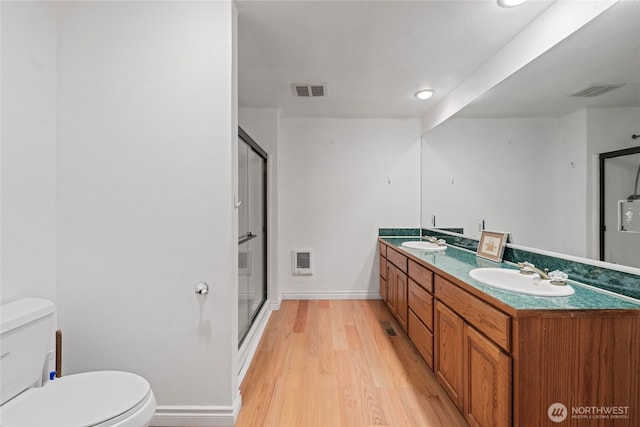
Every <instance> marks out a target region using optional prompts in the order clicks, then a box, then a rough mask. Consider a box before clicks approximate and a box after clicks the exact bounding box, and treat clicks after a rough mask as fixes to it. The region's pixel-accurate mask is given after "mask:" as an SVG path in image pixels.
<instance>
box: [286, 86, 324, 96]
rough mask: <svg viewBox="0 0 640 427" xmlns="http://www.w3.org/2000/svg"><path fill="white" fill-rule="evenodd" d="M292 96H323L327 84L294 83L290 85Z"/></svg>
mask: <svg viewBox="0 0 640 427" xmlns="http://www.w3.org/2000/svg"><path fill="white" fill-rule="evenodd" d="M291 89H292V90H293V95H294V96H301V97H307V98H315V97H317V96H325V95H326V93H327V85H323V84H300V83H294V84H292V85H291Z"/></svg>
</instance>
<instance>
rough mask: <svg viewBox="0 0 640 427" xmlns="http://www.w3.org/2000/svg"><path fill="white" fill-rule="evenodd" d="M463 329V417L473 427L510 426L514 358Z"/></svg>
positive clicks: (484, 339) (468, 329) (474, 332)
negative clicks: (512, 361)
mask: <svg viewBox="0 0 640 427" xmlns="http://www.w3.org/2000/svg"><path fill="white" fill-rule="evenodd" d="M464 329H465V343H464V379H465V384H464V395H465V396H464V416H465V418H466V419H467V421H468V422H469V425H470V426H472V427H507V426H511V357H510V356H508V355H507V354H505V353H503V352H502V351H501V350H500V348H499V347H498V346H497V345H495V344H494V343H492V342H491V341H489V340H488V339H487V338H485V337H484V336H483V335H481V334H480V333H479V332H477V331H476V330H475V329H473V328H472V327H471V326H469V325H465V326H464Z"/></svg>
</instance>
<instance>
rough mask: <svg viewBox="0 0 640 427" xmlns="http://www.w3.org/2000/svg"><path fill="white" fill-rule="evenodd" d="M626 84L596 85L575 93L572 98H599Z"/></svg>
mask: <svg viewBox="0 0 640 427" xmlns="http://www.w3.org/2000/svg"><path fill="white" fill-rule="evenodd" d="M624 85H625V83H617V84H595V85H591V86H589V87H587V88H584V89H581V90H579V91H577V92H575V93H572V94H571V96H577V97H581V98H584V97H593V96H599V95H602V94H604V93H607V92H611V91H612V90H614V89H618V88H621V87H622V86H624Z"/></svg>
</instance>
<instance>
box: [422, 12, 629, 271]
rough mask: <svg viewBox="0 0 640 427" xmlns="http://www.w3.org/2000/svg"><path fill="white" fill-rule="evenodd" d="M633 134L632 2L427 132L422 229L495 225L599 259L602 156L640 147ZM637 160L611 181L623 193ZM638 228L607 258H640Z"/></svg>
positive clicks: (471, 229) (521, 238) (473, 232)
mask: <svg viewBox="0 0 640 427" xmlns="http://www.w3.org/2000/svg"><path fill="white" fill-rule="evenodd" d="M634 134H640V2H637V1H621V2H619V3H617V4H615V5H613V6H612V7H610V8H609V9H608V10H606V11H605V12H603V13H602V14H601V15H600V16H598V17H597V18H595V19H594V20H593V21H591V22H590V23H588V24H587V25H585V26H584V27H582V28H581V29H580V30H578V31H577V32H575V33H574V34H572V35H571V36H569V37H568V38H567V39H565V40H564V41H562V42H561V43H559V44H558V45H556V46H555V47H553V48H552V49H550V50H549V51H547V52H546V53H544V54H543V55H541V56H540V57H538V58H537V59H535V60H534V61H533V62H531V63H530V64H528V65H527V66H525V67H524V68H522V69H521V70H519V71H518V72H516V73H515V74H513V75H512V76H511V77H509V78H508V79H506V80H504V81H503V82H502V83H500V84H499V85H497V86H496V87H494V88H493V89H491V90H490V91H488V92H486V93H485V94H484V95H483V96H481V97H480V98H479V99H477V100H476V101H474V102H473V103H471V104H469V105H468V106H466V107H465V108H464V109H462V110H461V111H459V112H458V113H457V114H456V115H455V116H453V117H452V118H450V119H448V120H446V121H445V122H444V123H442V124H440V125H439V126H437V127H435V128H434V129H432V130H430V131H429V132H427V133H426V134H425V135H423V138H422V220H421V221H422V226H423V228H430V227H436V228H461V229H463V234H464V235H466V236H469V237H474V238H478V237H479V234H480V230H481V229H482V227H483V225H484V227H485V228H486V229H490V230H494V231H507V232H510V233H511V237H510V238H511V242H512V243H514V244H517V245H521V246H526V247H531V248H537V249H543V250H547V251H552V252H557V253H562V254H568V255H573V256H578V257H584V258H592V259H600V256H601V254H600V252H601V251H600V241H599V240H600V239H599V231H600V227H599V220H600V218H599V216H600V215H599V203H600V198H599V189H598V185H599V171H598V164H599V161H598V155H599V154H601V153H607V152H613V151H616V150H623V149H628V148H633V147H636V146H638V145H640V139H633V138H632V135H634ZM628 160H629V161H621V162H618V163H619V164H620V168H621V169H620V170H619V171H618V172H617V173H615V174H613V176H615V177H617V178H616V179H615V180H614V179H612V180H611V181H612V182H610V187H611V189H610V190H607V191H609V192H610V194H609V196H613V194H614V192H617V193H616V195H615V196H613V199H614V200H615V199H620V198H626V197H628V196H629V194H634V189H633V188H631V187H632V186H633V178H635V176H636V171H637V170H638V167H640V165H638V164H637V163H638V157H637V156H636V157H630V158H629V159H628ZM608 185H609V184H608ZM608 188H609V187H608ZM616 228H617V227H613V229H616ZM610 231H611V232H613V230H609V228H608V229H607V232H610ZM631 237H632V238H631V240H630V241H631V243H630V244H629V243H628V241H629V239H627V243H625V246H624V247H622V248H615V247H613V246H612V247H610V248H607V249H605V252H607V251H608V253H607V256H606V257H605V258H604V260H605V261H609V262H613V263H617V264H621V265H627V266H632V267H640V234H636V235H635V236H631Z"/></svg>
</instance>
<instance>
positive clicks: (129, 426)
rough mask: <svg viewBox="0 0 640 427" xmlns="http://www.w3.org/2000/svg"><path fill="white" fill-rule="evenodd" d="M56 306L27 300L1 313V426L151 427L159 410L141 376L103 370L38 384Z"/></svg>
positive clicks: (13, 304)
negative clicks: (154, 415)
mask: <svg viewBox="0 0 640 427" xmlns="http://www.w3.org/2000/svg"><path fill="white" fill-rule="evenodd" d="M53 312H54V305H53V303H52V302H51V301H47V300H44V299H39V298H24V299H21V300H18V301H14V302H11V303H8V304H5V305H3V306H2V312H1V314H0V316H1V318H2V321H1V324H0V356H1V359H0V381H1V383H0V386H1V389H0V395H1V402H2V406H0V426H2V427H89V426H93V427H107V426H109V427H146V426H148V425H149V422H150V421H151V417H152V416H153V414H154V412H155V410H156V399H155V396H154V394H153V391H152V390H151V387H150V386H149V383H148V382H147V380H145V379H144V378H142V377H140V376H139V375H135V374H132V373H129V372H119V371H98V372H87V373H82V374H75V375H67V376H63V377H61V378H57V379H55V380H54V381H52V382H49V383H47V384H46V385H45V386H44V387H37V385H38V384H39V383H40V381H41V376H42V370H43V365H44V361H45V357H46V353H47V350H48V345H49V337H50V336H51V333H52V331H53Z"/></svg>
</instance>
